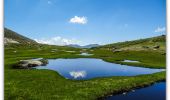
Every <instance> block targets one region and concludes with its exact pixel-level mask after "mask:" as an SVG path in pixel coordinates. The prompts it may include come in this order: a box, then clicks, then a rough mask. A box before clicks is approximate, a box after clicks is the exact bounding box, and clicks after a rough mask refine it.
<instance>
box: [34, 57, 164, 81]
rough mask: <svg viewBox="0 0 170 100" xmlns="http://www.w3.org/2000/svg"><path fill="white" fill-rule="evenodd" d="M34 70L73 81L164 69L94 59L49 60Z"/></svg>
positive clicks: (133, 74)
mask: <svg viewBox="0 0 170 100" xmlns="http://www.w3.org/2000/svg"><path fill="white" fill-rule="evenodd" d="M36 68H37V69H49V70H54V71H57V72H58V73H59V74H60V75H62V76H64V77H65V78H67V79H75V80H82V79H91V78H96V77H109V76H135V75H141V74H152V73H156V72H160V71H164V69H150V68H142V67H133V66H127V65H120V64H114V63H109V62H105V61H103V60H101V59H95V58H77V59H49V64H48V65H46V66H39V67H36Z"/></svg>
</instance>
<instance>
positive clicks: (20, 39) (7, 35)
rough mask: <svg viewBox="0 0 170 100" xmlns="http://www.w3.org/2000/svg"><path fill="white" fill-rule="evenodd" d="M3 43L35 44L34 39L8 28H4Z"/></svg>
mask: <svg viewBox="0 0 170 100" xmlns="http://www.w3.org/2000/svg"><path fill="white" fill-rule="evenodd" d="M4 43H5V44H37V42H36V41H34V40H32V39H29V38H27V37H25V36H23V35H20V34H18V33H16V32H14V31H12V30H10V29H7V28H4Z"/></svg>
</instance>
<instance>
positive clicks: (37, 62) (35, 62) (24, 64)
mask: <svg viewBox="0 0 170 100" xmlns="http://www.w3.org/2000/svg"><path fill="white" fill-rule="evenodd" d="M47 64H48V60H47V59H31V60H20V61H19V62H18V63H16V64H15V65H14V66H13V67H14V68H20V69H29V68H32V67H36V66H45V65H47Z"/></svg>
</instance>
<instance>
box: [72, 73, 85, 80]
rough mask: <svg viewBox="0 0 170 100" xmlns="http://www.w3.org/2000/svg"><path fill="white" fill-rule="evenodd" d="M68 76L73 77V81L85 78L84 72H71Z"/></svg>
mask: <svg viewBox="0 0 170 100" xmlns="http://www.w3.org/2000/svg"><path fill="white" fill-rule="evenodd" d="M70 75H71V76H72V77H74V79H76V78H84V77H86V75H87V73H86V71H72V72H70Z"/></svg>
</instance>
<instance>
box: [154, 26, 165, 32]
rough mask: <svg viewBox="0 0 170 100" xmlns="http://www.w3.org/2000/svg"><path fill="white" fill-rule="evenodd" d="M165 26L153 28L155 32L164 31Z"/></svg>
mask: <svg viewBox="0 0 170 100" xmlns="http://www.w3.org/2000/svg"><path fill="white" fill-rule="evenodd" d="M165 31H166V28H165V27H158V28H157V29H155V32H165Z"/></svg>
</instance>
